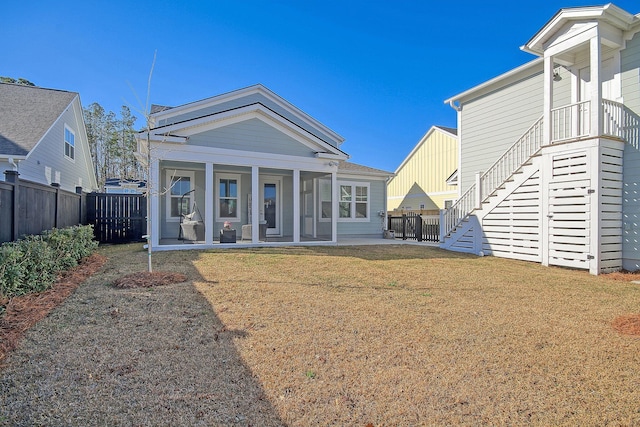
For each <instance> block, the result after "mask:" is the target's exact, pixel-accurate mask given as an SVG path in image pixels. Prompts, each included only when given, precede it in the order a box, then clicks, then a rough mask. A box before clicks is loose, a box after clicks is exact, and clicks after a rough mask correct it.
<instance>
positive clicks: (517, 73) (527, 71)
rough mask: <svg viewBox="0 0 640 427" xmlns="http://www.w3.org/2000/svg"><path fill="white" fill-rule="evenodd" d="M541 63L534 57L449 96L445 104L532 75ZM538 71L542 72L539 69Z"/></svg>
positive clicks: (480, 93)
mask: <svg viewBox="0 0 640 427" xmlns="http://www.w3.org/2000/svg"><path fill="white" fill-rule="evenodd" d="M541 65H542V58H536V59H534V60H533V61H530V62H527V63H526V64H524V65H521V66H519V67H516V68H514V69H513V70H510V71H507V72H506V73H503V74H500V75H499V76H497V77H494V78H492V79H491V80H487V81H486V82H484V83H481V84H479V85H478V86H474V87H472V88H471V89H468V90H466V91H464V92H462V93H460V94H458V95H455V96H452V97H451V98H449V99H447V100H445V101H444V103H445V104H449V105H452V106H453V103H455V102H456V101H458V102H462V101H464V102H466V101H467V99H465V98H470V96H471V95H473V98H477V97H479V96H481V95H484V94H486V93H488V92H490V91H491V90H494V89H495V88H494V86H497V85H498V84H500V86H504V85H506V84H508V83H512V82H517V81H519V80H521V79H523V78H527V77H530V76H532V75H533V74H532V73H531V71H532V70H533V69H534V68H536V67H540V66H541ZM539 72H542V70H540V71H539ZM458 136H460V126H458Z"/></svg>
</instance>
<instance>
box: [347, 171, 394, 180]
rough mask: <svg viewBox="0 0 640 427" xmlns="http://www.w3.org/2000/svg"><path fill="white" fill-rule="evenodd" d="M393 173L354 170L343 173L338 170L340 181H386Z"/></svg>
mask: <svg viewBox="0 0 640 427" xmlns="http://www.w3.org/2000/svg"><path fill="white" fill-rule="evenodd" d="M393 176H394V175H393V174H380V173H372V172H354V171H349V172H347V173H341V172H340V171H338V181H342V180H345V179H354V180H358V179H365V178H366V179H369V180H375V181H386V180H387V179H389V178H391V177H393Z"/></svg>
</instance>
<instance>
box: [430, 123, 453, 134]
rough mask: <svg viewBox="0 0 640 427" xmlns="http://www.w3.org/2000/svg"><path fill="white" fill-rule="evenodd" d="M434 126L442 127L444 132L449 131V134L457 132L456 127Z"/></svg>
mask: <svg viewBox="0 0 640 427" xmlns="http://www.w3.org/2000/svg"><path fill="white" fill-rule="evenodd" d="M435 127H437V128H439V129H442V130H443V131H445V132H449V133H450V134H451V135H457V134H458V129H456V128H448V127H446V126H438V125H436V126H435Z"/></svg>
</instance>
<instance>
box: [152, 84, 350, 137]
mask: <svg viewBox="0 0 640 427" xmlns="http://www.w3.org/2000/svg"><path fill="white" fill-rule="evenodd" d="M252 104H261V105H263V106H264V107H265V108H268V109H270V110H272V111H273V112H274V113H275V114H278V115H279V116H281V117H282V118H284V119H286V120H287V121H289V122H291V123H294V124H295V125H297V126H298V127H300V128H303V129H304V130H306V131H307V132H309V133H311V134H313V135H315V136H317V137H319V138H320V139H322V140H323V141H325V142H328V143H329V144H331V145H335V146H336V147H339V146H340V144H342V142H344V138H343V137H342V136H340V135H338V134H337V133H336V132H334V131H333V130H331V129H329V128H328V127H327V126H325V125H323V124H322V123H320V122H319V121H317V120H316V119H314V118H313V117H311V116H310V115H308V114H307V113H305V112H304V111H302V110H300V109H299V108H297V107H296V106H294V105H293V104H291V103H290V102H288V101H287V100H286V99H284V98H282V97H280V96H279V95H277V94H276V93H274V92H273V91H271V90H269V89H268V88H267V87H265V86H263V85H261V84H256V85H253V86H249V87H245V88H243V89H237V90H234V91H231V92H227V93H223V94H220V95H216V96H213V97H210V98H205V99H202V100H200V101H194V102H190V103H187V104H183V105H179V106H177V107H169V106H162V105H153V106H152V116H153V120H154V122H155V126H154V127H156V128H158V127H160V126H162V125H168V124H177V123H179V122H188V121H191V120H194V119H198V118H202V117H204V116H207V115H214V114H217V113H221V112H225V111H230V110H233V109H238V108H240V107H245V106H248V105H252ZM205 111H206V113H204V114H202V113H201V112H205ZM328 140H331V141H328Z"/></svg>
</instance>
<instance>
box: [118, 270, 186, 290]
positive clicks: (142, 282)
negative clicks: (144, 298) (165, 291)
mask: <svg viewBox="0 0 640 427" xmlns="http://www.w3.org/2000/svg"><path fill="white" fill-rule="evenodd" d="M186 281H187V276H186V275H184V274H182V273H167V272H163V271H154V272H152V273H149V272H147V271H143V272H139V273H131V274H127V275H126V276H122V277H120V278H118V279H117V280H116V281H115V282H113V286H115V287H116V288H121V289H130V288H150V287H152V286H165V285H171V284H173V283H182V282H186Z"/></svg>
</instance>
